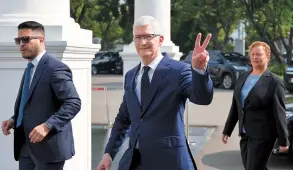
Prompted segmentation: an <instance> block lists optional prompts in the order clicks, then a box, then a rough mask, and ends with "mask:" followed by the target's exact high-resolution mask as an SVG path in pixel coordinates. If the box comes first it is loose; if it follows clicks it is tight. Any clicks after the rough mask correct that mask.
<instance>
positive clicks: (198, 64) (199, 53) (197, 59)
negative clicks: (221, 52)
mask: <svg viewBox="0 0 293 171" xmlns="http://www.w3.org/2000/svg"><path fill="white" fill-rule="evenodd" d="M211 37H212V35H211V34H208V36H207V37H206V39H205V40H204V42H203V44H202V45H200V41H201V33H198V34H197V36H196V40H195V46H194V50H193V53H192V61H191V63H192V68H195V69H200V70H205V69H206V65H207V63H208V61H209V53H208V52H207V51H206V47H207V46H208V44H209V42H210V39H211Z"/></svg>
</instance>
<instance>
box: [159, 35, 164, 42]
mask: <svg viewBox="0 0 293 171" xmlns="http://www.w3.org/2000/svg"><path fill="white" fill-rule="evenodd" d="M159 40H160V44H163V41H164V36H160V38H159Z"/></svg>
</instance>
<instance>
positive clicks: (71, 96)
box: [46, 64, 81, 132]
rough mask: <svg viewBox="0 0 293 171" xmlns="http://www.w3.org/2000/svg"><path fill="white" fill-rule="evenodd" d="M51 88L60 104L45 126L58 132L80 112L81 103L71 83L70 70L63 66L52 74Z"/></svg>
mask: <svg viewBox="0 0 293 171" xmlns="http://www.w3.org/2000/svg"><path fill="white" fill-rule="evenodd" d="M51 88H52V90H53V93H54V95H55V96H56V97H57V99H58V101H59V102H58V103H60V108H59V110H58V111H57V112H56V113H55V114H53V115H52V116H51V117H50V118H49V119H48V120H47V121H46V125H50V126H52V128H53V129H55V130H57V132H60V131H62V130H63V128H64V126H66V124H67V123H68V122H69V121H71V120H72V119H73V118H74V117H75V116H76V114H77V113H78V112H79V111H80V107H81V101H80V98H79V95H78V93H77V91H76V89H75V86H74V84H73V81H72V73H71V70H70V69H69V68H68V67H67V66H66V65H65V64H62V65H59V66H58V67H57V68H56V69H55V70H54V72H53V74H52V78H51Z"/></svg>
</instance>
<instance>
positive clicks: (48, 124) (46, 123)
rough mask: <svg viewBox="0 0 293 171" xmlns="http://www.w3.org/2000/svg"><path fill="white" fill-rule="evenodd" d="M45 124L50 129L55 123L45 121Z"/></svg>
mask: <svg viewBox="0 0 293 171" xmlns="http://www.w3.org/2000/svg"><path fill="white" fill-rule="evenodd" d="M45 125H46V126H47V127H48V129H49V130H52V129H53V125H52V124H51V123H50V122H48V121H47V122H45Z"/></svg>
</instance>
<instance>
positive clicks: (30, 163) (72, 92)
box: [2, 21, 81, 170]
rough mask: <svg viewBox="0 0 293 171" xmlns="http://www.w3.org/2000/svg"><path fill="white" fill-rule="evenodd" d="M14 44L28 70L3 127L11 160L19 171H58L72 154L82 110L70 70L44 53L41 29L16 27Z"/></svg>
mask: <svg viewBox="0 0 293 171" xmlns="http://www.w3.org/2000/svg"><path fill="white" fill-rule="evenodd" d="M15 43H16V44H17V45H19V48H20V52H21V54H22V57H23V58H24V59H27V60H28V64H27V67H26V69H25V72H24V75H23V78H22V81H21V84H20V88H19V93H18V96H17V99H16V102H15V109H14V115H13V116H12V117H11V118H10V119H8V120H6V121H3V122H2V131H3V134H4V135H9V134H10V129H11V128H13V129H14V158H15V160H16V161H19V169H20V170H34V169H36V170H47V169H50V170H51V169H53V170H62V169H63V166H64V163H65V160H68V159H70V158H72V156H73V155H74V154H75V151H74V141H73V135H72V126H71V120H72V119H73V118H74V117H75V116H76V114H77V113H78V112H79V110H80V106H81V102H80V98H79V95H78V93H77V92H76V89H75V86H74V84H73V82H72V73H71V70H70V69H69V68H68V66H66V65H65V64H64V63H62V62H61V61H60V60H57V59H56V58H54V57H52V56H51V55H50V54H48V53H47V52H46V50H45V30H44V27H43V25H41V24H40V23H37V22H35V21H27V22H24V23H21V24H20V25H19V26H18V37H17V38H15Z"/></svg>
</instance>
